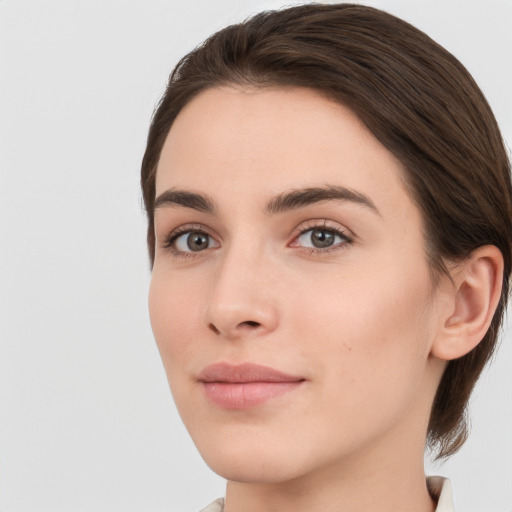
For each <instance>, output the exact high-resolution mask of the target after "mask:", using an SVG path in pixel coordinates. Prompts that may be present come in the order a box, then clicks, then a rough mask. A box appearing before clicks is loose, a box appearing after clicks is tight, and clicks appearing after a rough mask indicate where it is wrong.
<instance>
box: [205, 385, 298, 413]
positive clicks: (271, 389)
mask: <svg viewBox="0 0 512 512" xmlns="http://www.w3.org/2000/svg"><path fill="white" fill-rule="evenodd" d="M302 382H303V381H293V382H203V386H204V389H205V392H206V396H207V397H208V398H209V399H210V400H211V401H212V402H213V403H214V404H216V405H218V406H219V407H222V408H224V409H250V408H252V407H257V406H258V405H262V404H264V403H265V402H267V401H269V400H271V399H273V398H276V397H278V396H281V395H284V394H285V393H288V392H290V391H293V390H294V389H297V388H298V387H299V386H300V385H301V384H302Z"/></svg>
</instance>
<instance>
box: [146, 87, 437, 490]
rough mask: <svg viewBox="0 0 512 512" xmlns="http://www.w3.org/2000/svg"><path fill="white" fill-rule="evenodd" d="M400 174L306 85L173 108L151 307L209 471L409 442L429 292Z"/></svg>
mask: <svg viewBox="0 0 512 512" xmlns="http://www.w3.org/2000/svg"><path fill="white" fill-rule="evenodd" d="M402 176H403V171H402V169H401V166H400V164H399V162H398V161H397V160H396V159H395V158H394V156H393V155H392V154H391V153H390V152H389V151H387V150H386V149H385V148H384V147H383V146H382V145H381V144H380V143H379V142H378V141H377V140H376V139H375V138H374V137H373V135H372V134H371V133H370V132H369V131H368V130H367V129H366V128H365V126H364V125H363V124H362V123H361V122H360V121H359V120H358V118H357V117H356V116H355V115H354V114H353V113H352V112H351V111H350V110H349V109H348V108H346V107H344V106H342V105H340V104H337V103H333V102H330V101H328V100H327V99H325V98H323V97H321V96H320V95H318V94H317V93H315V92H313V91H310V90H305V89H291V88H290V89H286V88H275V89H263V90H248V89H235V88H228V87H224V88H214V89H210V90H208V91H206V92H203V93H201V94H200V95H199V96H198V97H196V98H195V99H194V100H193V101H192V102H191V103H189V104H188V105H187V106H186V107H185V108H184V109H183V110H182V112H181V113H180V114H179V116H178V117H177V119H176V121H175V123H174V124H173V126H172V129H171V131H170V133H169V136H168V137H167V140H166V142H165V145H164V148H163V151H162V154H161V159H160V162H159V165H158V170H157V180H156V195H157V205H156V211H155V232H156V240H157V241H156V257H155V262H154V269H153V275H152V282H151V287H150V297H149V305H150V315H151V322H152V326H153V331H154V334H155V338H156V341H157V344H158V347H159V350H160V353H161V356H162V359H163V362H164V365H165V368H166V372H167V376H168V380H169V384H170V387H171V391H172V393H173V396H174V399H175V402H176V404H177V407H178V409H179V412H180V414H181V416H182V418H183V421H184V423H185V425H186V427H187V428H188V430H189V432H190V434H191V436H192V438H193V439H194V442H195V443H196V445H197V447H198V449H199V451H200V452H201V454H202V455H203V457H204V458H205V460H206V462H207V463H208V464H209V465H210V466H211V467H212V468H213V469H214V470H215V471H216V472H218V473H219V474H221V475H223V476H225V477H226V478H228V479H232V480H237V481H245V482H279V481H286V480H293V479H296V478H299V477H301V476H305V475H308V474H314V473H315V472H317V473H319V472H321V471H323V470H324V469H325V468H328V467H331V468H332V467H333V466H336V467H338V468H345V469H348V468H351V470H353V469H354V467H355V465H357V464H359V463H360V461H361V460H364V459H365V457H369V456H370V454H371V460H373V461H375V460H377V459H376V457H377V458H378V457H380V456H382V457H383V458H385V456H384V454H385V453H387V454H388V455H390V456H391V454H395V455H393V457H395V458H399V457H401V456H402V457H403V456H407V453H409V452H410V451H411V450H413V451H414V450H419V451H420V452H421V454H422V452H423V443H424V435H425V431H426V423H427V421H428V411H429V408H430V405H431V401H432V399H433V395H434V392H435V388H436V385H437V380H438V377H439V375H438V374H436V373H435V372H434V370H433V368H432V364H431V358H430V357H429V353H430V348H431V345H432V342H433V340H434V338H435V336H436V326H437V321H436V314H435V311H436V303H437V302H436V301H437V295H436V293H437V292H436V289H435V288H434V287H433V285H432V281H431V277H430V273H429V268H428V264H427V262H426V257H425V250H424V239H423V235H422V219H421V215H420V212H419V210H418V208H417V207H416V206H415V204H414V203H413V202H412V200H411V199H410V197H409V195H408V194H407V192H406V190H405V188H404V185H403V181H402ZM404 446H405V448H404ZM412 447H413V448H412ZM404 450H405V451H407V453H404ZM386 460H389V458H388V459H386Z"/></svg>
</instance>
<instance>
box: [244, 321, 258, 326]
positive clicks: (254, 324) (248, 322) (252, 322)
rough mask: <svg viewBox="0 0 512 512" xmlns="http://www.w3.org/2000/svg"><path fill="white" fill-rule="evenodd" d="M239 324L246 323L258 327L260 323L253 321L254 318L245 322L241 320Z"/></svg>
mask: <svg viewBox="0 0 512 512" xmlns="http://www.w3.org/2000/svg"><path fill="white" fill-rule="evenodd" d="M240 325H247V326H249V327H259V325H260V323H259V322H255V321H254V320H247V321H246V322H242V323H241V324H240Z"/></svg>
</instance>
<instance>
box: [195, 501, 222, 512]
mask: <svg viewBox="0 0 512 512" xmlns="http://www.w3.org/2000/svg"><path fill="white" fill-rule="evenodd" d="M223 510H224V498H219V499H217V500H215V501H214V502H213V503H210V504H209V505H208V506H207V507H206V508H203V509H201V510H200V511H199V512H222V511H223Z"/></svg>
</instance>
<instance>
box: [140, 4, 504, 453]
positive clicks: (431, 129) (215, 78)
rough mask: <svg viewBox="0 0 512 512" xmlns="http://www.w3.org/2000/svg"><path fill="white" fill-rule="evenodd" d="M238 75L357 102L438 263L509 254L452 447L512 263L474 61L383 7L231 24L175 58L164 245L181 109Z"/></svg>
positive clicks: (452, 394) (450, 418) (166, 111)
mask: <svg viewBox="0 0 512 512" xmlns="http://www.w3.org/2000/svg"><path fill="white" fill-rule="evenodd" d="M224 84H232V85H240V86H244V85H249V86H251V87H265V86H298V87H307V88H311V89H314V90H316V91H318V92H320V93H322V94H324V95H326V96H327V97H328V98H330V99H333V100H335V101H338V102H339V103H342V104H344V105H346V106H348V107H350V108H351V109H352V110H353V111H354V112H355V113H356V114H357V115H358V116H359V118H360V119H361V120H362V121H363V122H364V123H365V124H366V126H367V127H368V128H369V129H370V130H371V132H372V133H373V134H374V135H375V136H376V137H377V139H378V140H379V141H380V142H381V143H382V144H383V145H384V146H385V147H386V148H387V149H388V150H389V151H391V152H392V153H393V154H394V155H395V156H396V157H397V158H398V159H399V160H400V161H401V162H402V164H403V165H404V167H405V171H406V172H405V174H406V177H405V179H406V182H407V185H408V188H409V191H410V193H411V195H412V197H413V199H414V200H415V201H416V203H417V205H418V207H419V208H420V210H421V211H422V213H423V218H424V224H425V233H424V234H425V241H426V253H427V257H428V260H429V263H430V266H431V268H432V274H433V276H434V277H435V276H436V275H437V276H439V272H445V271H446V268H445V266H444V262H445V261H448V260H451V261H457V260H461V259H464V258H466V257H468V256H469V255H470V254H471V252H472V251H474V250H475V249H476V248H478V247H480V246H483V245H488V244H489V245H495V246H496V247H498V248H499V250H500V251H501V252H502V254H503V258H504V262H505V271H504V278H503V289H502V294H501V300H500V303H499V305H498V308H497V310H496V312H495V315H494V317H493V320H492V323H491V326H490V328H489V330H488V332H487V334H486V335H485V337H484V338H483V340H482V341H481V342H480V343H479V344H478V346H477V347H476V348H475V349H474V350H472V351H471V352H470V353H469V354H467V355H465V356H464V357H461V358H460V359H457V360H454V361H450V362H449V363H448V365H447V368H446V370H445V373H444V375H443V377H442V380H441V383H440V385H439V388H438V391H437V395H436V397H435V400H434V404H433V407H432V412H431V417H430V423H429V427H428V445H429V446H430V447H431V448H436V449H437V453H438V457H447V456H449V455H451V454H453V453H455V451H457V450H458V449H459V448H460V446H461V445H462V444H463V443H464V441H465V439H466V437H467V422H466V407H467V403H468V400H469V397H470V394H471V391H472V389H473V387H474V385H475V382H476V380H477V379H478V377H479V375H480V373H481V371H482V369H483V367H484V366H485V364H486V362H487V361H488V359H489V358H490V356H491V355H492V352H493V350H494V347H495V345H496V341H497V336H498V331H499V328H500V325H501V321H502V316H503V313H504V309H505V305H506V301H507V297H508V281H509V275H510V270H511V251H512V247H511V233H512V206H511V203H512V200H511V198H512V190H511V183H510V163H509V161H508V157H507V153H506V150H505V148H504V144H503V141H502V139H501V135H500V132H499V129H498V126H497V123H496V120H495V118H494V116H493V113H492V111H491V109H490V107H489V105H488V103H487V101H486V100H485V98H484V96H483V94H482V92H481V91H480V89H479V88H478V86H477V85H476V83H475V82H474V80H473V78H472V77H471V75H470V74H469V73H468V71H467V70H466V69H465V68H464V66H463V65H462V64H461V63H460V62H459V61H458V60H457V59H456V58H455V57H453V55H451V54H450V53H449V52H447V51H446V50H445V49H444V48H442V47H441V46H440V45H438V44H437V43H435V42H434V41H433V40H432V39H430V38H429V37H428V36H427V35H426V34H424V33H423V32H421V31H420V30H418V29H416V28H414V27H413V26H411V25H410V24H408V23H406V22H404V21H402V20H400V19H399V18H396V17H394V16H392V15H390V14H388V13H385V12H383V11H380V10H377V9H374V8H370V7H365V6H361V5H353V4H338V5H322V4H307V5H302V6H297V7H291V8H287V9H282V10H279V11H268V12H263V13H260V14H258V15H255V16H253V17H252V18H250V19H248V20H247V21H245V22H243V23H240V24H237V25H232V26H229V27H227V28H225V29H223V30H221V31H219V32H217V33H216V34H214V35H213V36H211V37H210V38H209V39H208V40H206V41H205V42H204V44H202V45H201V46H199V47H198V48H196V49H195V50H194V51H192V52H191V53H189V54H188V55H186V56H185V57H184V58H183V59H181V61H180V62H179V63H178V65H177V66H176V68H175V69H174V71H173V73H172V75H171V77H170V79H169V83H168V87H167V90H166V92H165V94H164V96H163V98H162V100H161V101H160V103H159V105H158V107H157V109H156V111H155V113H154V116H153V120H152V123H151V127H150V130H149V135H148V141H147V148H146V152H145V154H144V159H143V162H142V176H141V182H142V190H143V197H144V203H145V207H146V212H147V216H148V232H147V241H148V247H149V253H150V258H151V261H153V259H154V253H155V235H154V226H153V213H154V201H155V175H156V168H157V165H158V160H159V158H160V153H161V150H162V146H163V144H164V141H165V139H166V137H167V134H168V133H169V130H170V128H171V125H172V123H173V121H174V119H175V118H176V116H177V115H178V113H179V112H180V110H181V109H182V108H183V107H184V106H185V105H186V104H187V103H188V102H190V101H191V100H192V99H193V98H194V97H195V96H196V95H197V94H199V93H200V92H201V91H204V90H205V89H207V88H210V87H214V86H218V85H224Z"/></svg>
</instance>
